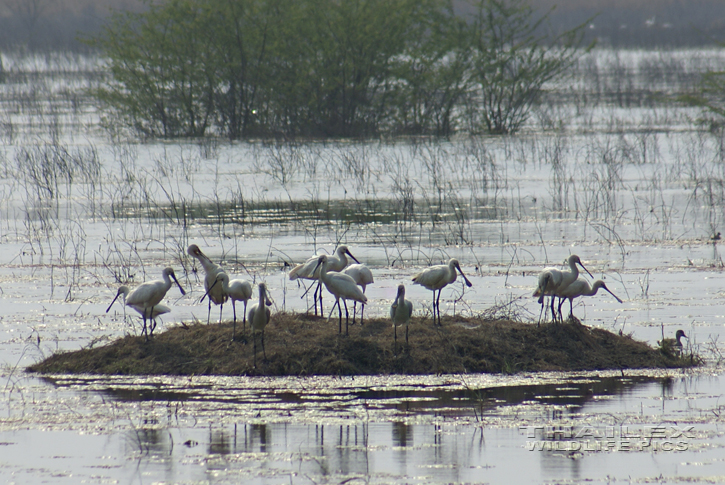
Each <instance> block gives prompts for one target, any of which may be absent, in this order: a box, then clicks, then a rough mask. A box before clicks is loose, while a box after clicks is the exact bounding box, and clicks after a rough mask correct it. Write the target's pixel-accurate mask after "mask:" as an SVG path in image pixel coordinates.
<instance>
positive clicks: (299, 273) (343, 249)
mask: <svg viewBox="0 0 725 485" xmlns="http://www.w3.org/2000/svg"><path fill="white" fill-rule="evenodd" d="M347 256H350V257H351V258H352V259H353V261H355V262H356V263H360V261H358V260H357V259H355V256H353V255H352V253H351V252H350V250H349V249H348V248H347V246H345V245H342V246H338V247H337V250H336V251H335V255H334V256H328V257H327V258H328V260H329V266H328V267H327V269H328V271H342V270H343V269H345V266H347ZM318 260H319V256H313V257H311V258H310V259H308V260H307V261H305V262H304V263H302V264H298V265H297V266H295V267H294V268H292V269H291V270H290V272H289V279H290V280H296V279H297V278H301V279H305V280H318V279H319V275H320V272H319V270H318V269H317V268H318V264H317V263H318ZM318 295H319V296H318ZM302 296H304V295H302ZM313 299H314V302H315V315H317V300H318V299H319V301H320V316H323V315H324V313H323V312H322V292H321V291H320V286H319V285H317V288H315V293H314V295H313Z"/></svg>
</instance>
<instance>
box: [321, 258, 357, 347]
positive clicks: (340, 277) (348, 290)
mask: <svg viewBox="0 0 725 485" xmlns="http://www.w3.org/2000/svg"><path fill="white" fill-rule="evenodd" d="M317 266H319V267H320V272H319V275H320V281H321V282H322V283H324V285H325V288H327V291H329V292H330V293H332V294H333V296H334V297H335V305H337V311H338V313H339V315H340V333H342V308H341V307H340V298H342V303H343V304H344V305H345V333H348V322H349V320H350V316H349V314H348V311H347V300H355V301H359V302H360V303H362V304H365V303H367V301H368V297H367V296H365V293H363V292H362V290H361V289H360V287H359V286H358V285H357V283H355V280H354V279H352V277H351V276H349V275H346V274H345V273H338V272H334V271H333V272H328V268H329V266H330V258H329V257H328V256H326V255H324V254H323V255H322V256H318V258H317ZM313 271H317V268H315V269H314V270H313ZM334 309H335V306H334V305H333V306H332V310H334ZM330 316H332V311H330ZM328 318H329V317H328Z"/></svg>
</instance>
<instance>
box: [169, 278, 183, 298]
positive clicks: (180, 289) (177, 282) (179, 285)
mask: <svg viewBox="0 0 725 485" xmlns="http://www.w3.org/2000/svg"><path fill="white" fill-rule="evenodd" d="M171 277H172V278H174V282H175V283H176V286H178V287H179V291H180V292H181V294H182V295H186V292H185V291H184V289H183V288H182V287H181V283H179V280H177V279H176V276H174V275H171Z"/></svg>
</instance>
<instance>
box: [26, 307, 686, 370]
mask: <svg viewBox="0 0 725 485" xmlns="http://www.w3.org/2000/svg"><path fill="white" fill-rule="evenodd" d="M239 327H240V326H238V328H237V330H238V331H239V330H240V328H239ZM343 331H344V329H343ZM397 333H398V340H397V342H398V343H397V349H396V348H394V343H393V327H392V325H391V323H390V320H387V319H381V318H378V319H371V320H366V321H365V325H363V326H360V325H359V324H358V325H354V326H350V333H349V335H347V336H345V335H342V336H341V335H339V334H338V327H337V322H334V321H333V322H327V321H326V320H324V319H322V318H316V317H310V316H305V315H298V314H277V315H275V316H274V317H273V319H272V322H271V323H270V324H269V325H268V327H267V329H266V330H265V347H266V356H267V358H266V359H265V358H264V356H263V353H262V348H261V342H260V340H258V341H257V350H258V354H257V367H256V368H255V367H254V365H253V346H252V340H251V334H250V333H249V329H248V328H247V333H246V334H245V335H244V337H245V338H244V339H242V340H241V341H235V342H232V341H231V334H232V329H231V323H229V324H224V325H216V324H212V325H203V324H195V325H191V326H187V325H180V326H175V327H173V328H170V329H169V330H167V331H165V332H163V333H160V334H158V335H154V337H153V338H152V339H151V340H150V341H148V342H147V341H145V339H144V338H143V337H135V336H133V337H132V336H127V337H125V338H122V339H119V340H117V341H115V342H113V343H111V344H109V345H106V346H103V347H98V348H90V349H83V350H79V351H75V352H63V353H58V354H55V355H53V356H51V357H49V358H47V359H45V360H44V361H42V362H39V363H37V364H35V365H32V366H30V367H28V370H29V371H31V372H41V373H91V374H138V375H144V374H145V375H151V374H165V375H191V374H197V375H198V374H216V375H266V376H279V375H312V374H327V375H353V374H448V373H472V372H504V373H514V372H521V371H577V370H599V369H633V368H647V367H649V368H651V367H688V366H692V365H697V364H698V363H699V362H700V359H699V358H698V357H697V356H685V357H679V356H677V355H674V354H672V353H671V352H666V351H662V350H660V349H654V348H652V347H650V346H649V345H647V344H646V343H644V342H639V341H636V340H633V339H632V338H630V337H628V336H619V335H615V334H613V333H611V332H608V331H606V330H602V329H597V328H589V327H586V326H584V325H582V324H581V323H580V322H579V321H578V320H576V319H573V320H569V321H568V322H566V323H563V324H545V325H541V326H540V327H537V326H536V325H533V324H527V323H521V322H514V321H502V320H497V321H487V320H483V319H480V318H462V317H448V318H444V319H443V325H442V326H441V327H436V326H434V325H433V322H432V320H430V319H420V318H414V319H413V320H412V321H411V324H410V329H409V345H408V346H407V347H406V345H405V327H398V329H397ZM238 340H239V335H238Z"/></svg>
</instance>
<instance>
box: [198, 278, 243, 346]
mask: <svg viewBox="0 0 725 485" xmlns="http://www.w3.org/2000/svg"><path fill="white" fill-rule="evenodd" d="M217 284H219V285H221V287H222V289H223V290H224V294H226V295H227V297H229V299H230V300H232V309H233V310H234V324H233V330H232V340H235V339H236V337H237V302H238V301H243V302H244V312H243V313H242V315H243V318H242V334H244V332H246V329H247V302H248V301H249V299H250V298H252V284H251V283H250V282H249V281H247V280H241V279H234V280H231V281H229V275H228V274H226V273H225V272H223V271H222V272H220V273H217V277H216V280H215V281H214V284H212V285H211V287H210V288H209V290H208V291H207V292H206V293H205V294H204V296H202V297H201V300H200V301H204V298H205V297H206V296H207V295H208V294H209V292H211V291H213V290H214V287H215V286H216V285H217ZM220 318H221V317H220Z"/></svg>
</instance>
